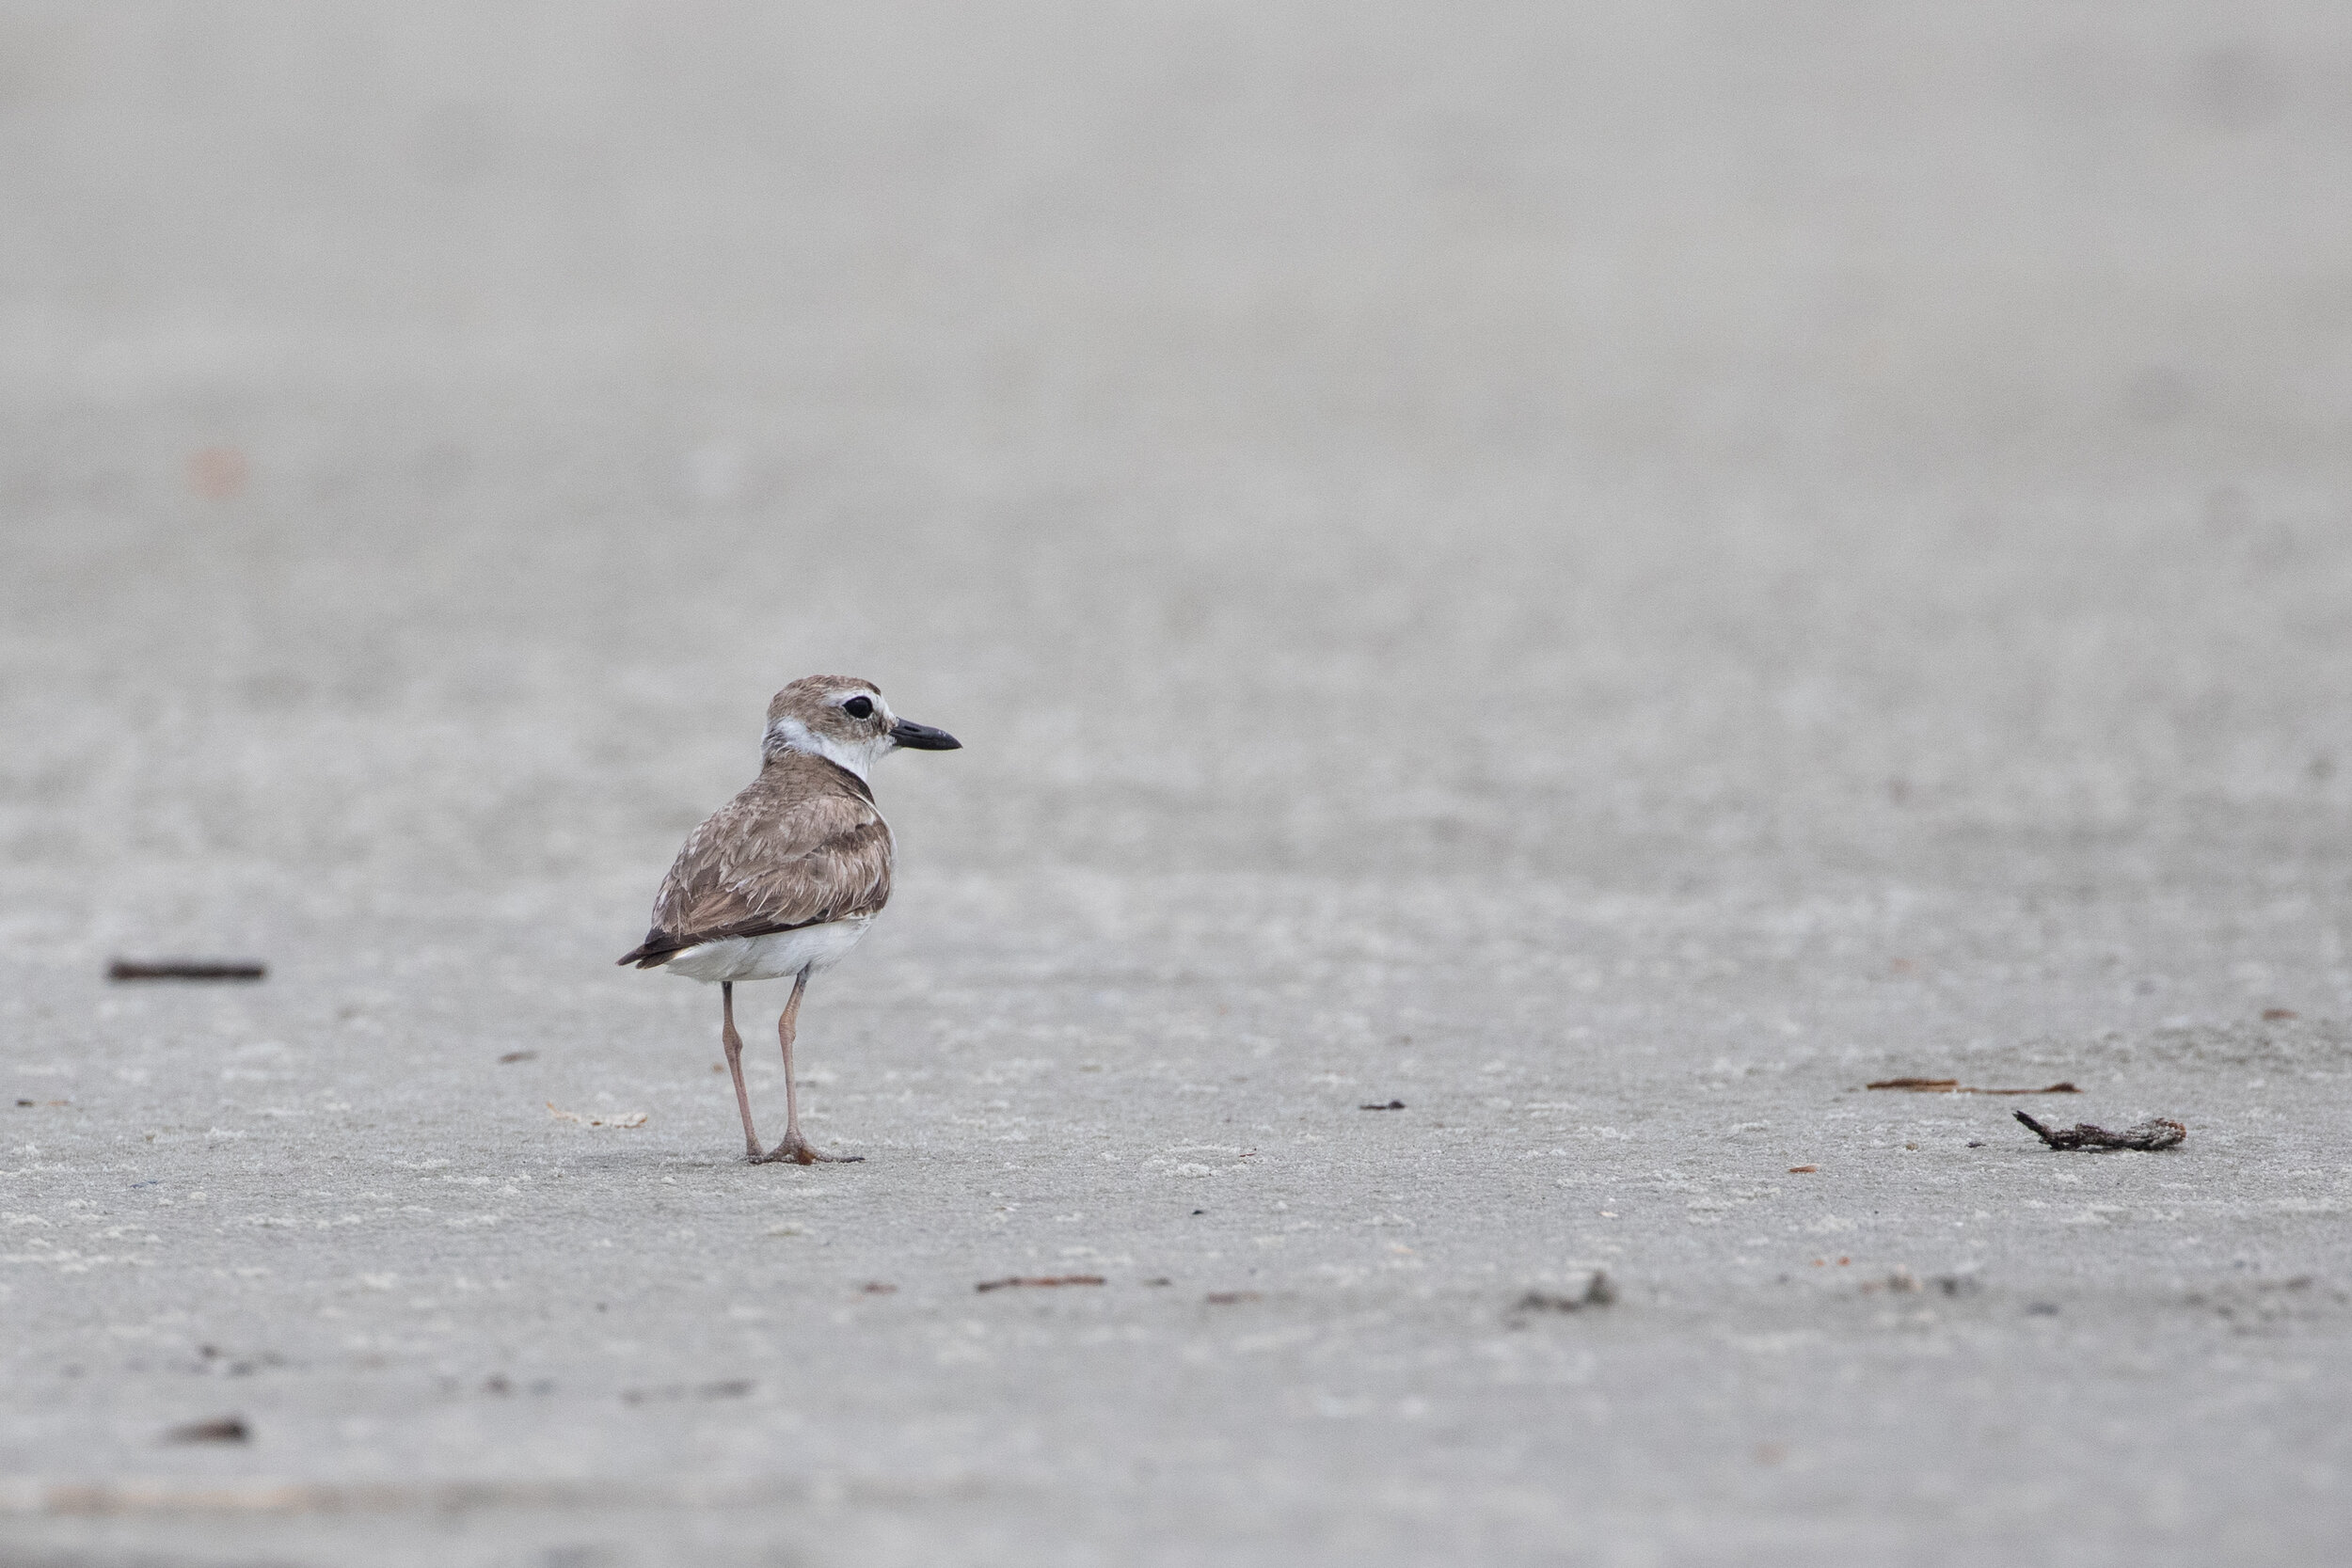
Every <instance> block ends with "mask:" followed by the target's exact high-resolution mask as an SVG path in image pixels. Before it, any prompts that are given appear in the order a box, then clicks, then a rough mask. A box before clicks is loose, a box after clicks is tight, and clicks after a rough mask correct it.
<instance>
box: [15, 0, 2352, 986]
mask: <svg viewBox="0 0 2352 1568" xmlns="http://www.w3.org/2000/svg"><path fill="white" fill-rule="evenodd" d="M2348 155H2352V13H2348V12H2346V11H2345V10H2344V8H2342V7H2339V6H2332V5H2324V4H2292V3H2281V4H2267V5H2243V4H2233V5H2229V6H2222V5H2214V4H2169V5H2152V6H2140V7H2134V8H2129V9H2128V10H2127V11H2122V12H2119V11H2118V10H2116V9H2115V8H2111V7H2106V6H2092V5H2064V4H2059V5H2052V4H2048V3H2037V4H2033V5H2005V4H1990V5H1980V6H1971V7H1966V8H1958V9H1955V8H1948V7H1939V6H1924V5H1923V6H1893V7H1888V6H1865V5H1856V4H1848V3H1843V0H1821V3H1805V0H1791V3H1786V4H1776V5H1771V6H1756V5H1745V4H1691V5H1676V6H1658V5H1652V4H1629V5H1614V6H1613V5H1597V6H1580V7H1573V8H1570V7H1560V6H1552V5H1514V4H1477V5H1468V6H1462V5H1447V6H1419V5H1408V4H1391V5H1381V6H1374V7H1367V6H1362V5H1321V4H1314V3H1299V4H1286V5H1282V6H1279V7H1266V6H1243V5H1229V4H1216V3H1209V0H1200V3H1184V4H1118V5H1095V4H1089V5H1053V4H1007V5H999V6H989V7H985V8H980V7H970V6H955V5H924V4H898V3H869V4H861V5H857V6H831V5H788V6H766V5H749V4H728V3H723V0H707V3H699V4H663V5H659V6H655V5H616V4H596V3H588V4H581V3H572V0H567V3H565V4H563V5H528V4H512V5H501V6H496V7H482V6H475V5H435V4H402V5H398V6H389V5H387V6H370V5H348V6H337V7H332V8H294V9H291V10H289V9H287V8H279V7H271V6H244V5H205V6H192V5H145V4H139V5H132V4H122V5H111V4H74V5H64V4H55V5H52V4H32V3H21V0H20V3H12V4H8V5H7V6H6V7H5V8H0V211H5V212H6V214H8V218H7V221H6V223H5V224H4V225H0V413H4V414H5V420H6V430H7V442H6V447H5V451H0V519H5V521H4V523H0V526H5V529H6V535H7V569H6V571H5V572H4V573H0V584H4V585H5V586H0V604H4V605H5V609H4V610H0V647H4V648H5V655H4V656H0V672H4V678H5V682H6V685H5V689H4V691H5V696H4V697H0V703H4V705H0V728H4V730H5V736H6V745H5V746H4V747H0V845H5V848H6V856H7V862H8V867H9V869H10V873H11V875H14V876H17V877H19V878H20V879H32V880H34V881H38V882H40V883H41V884H42V886H43V888H44V889H45V891H43V892H41V893H40V895H38V896H37V897H35V898H34V899H33V901H32V903H31V904H30V905H29V906H28V905H27V904H26V903H25V902H24V901H23V900H20V901H18V908H17V911H16V912H15V913H14V914H12V915H10V916H8V917H7V918H8V920H10V921H12V922H13V923H14V925H15V927H16V928H15V930H14V933H13V935H14V937H15V939H16V940H18V941H20V942H31V943H34V944H35V945H36V946H37V947H38V946H39V945H40V944H41V943H44V942H56V941H59V940H62V939H63V937H64V935H65V933H67V932H68V931H70V930H72V929H74V928H75V926H76V922H77V921H79V920H82V919H84V918H87V919H91V920H97V921H99V922H101V923H102V924H107V923H112V924H113V925H114V926H115V927H119V928H120V929H121V930H123V931H127V932H131V933H134V934H135V933H136V932H137V931H138V930H140V929H141V928H142V927H141V924H140V923H142V922H156V921H167V920H168V918H169V916H168V914H167V910H168V908H169V906H170V904H171V899H172V898H173V897H182V896H194V895H189V894H185V893H184V892H183V893H167V888H181V889H184V888H188V887H198V886H201V887H218V886H222V885H225V884H224V883H223V880H222V879H224V878H228V879H231V880H233V879H237V878H247V879H252V878H259V879H262V880H263V881H270V880H275V879H278V877H280V876H281V875H284V874H287V873H290V872H292V873H298V875H299V876H300V878H302V879H306V880H312V881H319V880H320V879H324V881H326V882H332V881H335V880H337V879H356V880H354V881H350V882H348V883H347V884H346V885H351V886H358V885H365V886H369V887H382V886H387V885H392V884H400V885H404V886H407V887H409V888H410V889H411V890H412V892H414V893H415V894H416V895H419V896H423V897H427V898H428V899H429V898H430V897H432V896H437V895H439V894H443V893H446V894H449V895H454V896H457V897H461V898H463V899H466V900H469V901H474V900H479V899H480V898H481V897H482V896H483V895H485V894H487V893H492V892H496V891H498V890H501V889H505V890H511V889H513V888H515V887H516V886H520V885H524V884H530V883H533V882H538V883H545V882H547V881H548V879H554V880H557V881H564V882H567V883H578V884H580V885H582V886H585V885H586V881H595V880H596V879H601V878H607V877H611V878H615V879H617V880H616V881H615V883H614V889H613V892H612V895H611V896H612V898H613V899H614V911H615V912H614V919H615V920H616V922H617V924H616V925H615V926H614V928H613V934H614V937H615V939H616V940H617V941H621V942H623V943H624V944H625V942H626V940H627V939H628V938H629V937H631V936H633V934H634V932H633V930H632V929H631V927H633V926H634V925H635V924H636V921H637V914H638V911H637V908H636V906H637V905H638V904H640V903H642V902H643V898H644V894H645V893H647V892H649V891H650V879H651V878H652V877H653V876H655V875H657V874H658V873H659V870H660V864H661V863H664V862H665V861H666V858H667V855H668V854H669V852H670V849H671V847H673V846H674V845H675V841H676V837H677V835H678V834H679V833H680V832H682V831H683V830H684V829H685V828H686V827H688V826H691V823H692V822H693V821H694V820H695V819H697V817H698V816H699V815H700V814H701V812H702V811H704V810H705V809H707V807H708V806H709V805H710V804H712V803H713V802H715V800H718V799H721V798H723V795H724V794H725V793H727V792H729V791H731V790H732V789H733V788H734V787H735V786H736V784H738V783H739V781H740V780H741V779H742V778H744V777H745V776H747V774H748V771H749V770H750V768H751V767H752V765H753V758H754V747H755V738H756V734H757V727H758V715H759V712H760V706H761V703H762V701H763V700H764V698H765V697H766V695H767V694H768V693H769V692H770V691H771V690H772V689H774V688H775V687H776V686H778V685H780V684H782V682H783V681H785V680H786V679H787V678H790V677H792V676H795V675H798V674H801V673H810V672H814V671H828V672H841V673H858V674H866V675H869V676H871V677H873V678H875V679H878V680H880V681H881V682H882V684H883V685H884V687H885V689H887V690H888V691H889V692H890V693H891V696H892V698H893V700H894V702H895V703H896V705H898V707H899V708H900V709H901V710H902V711H904V712H907V713H909V714H911V715H914V716H915V717H918V718H921V719H923V720H926V721H932V722H937V723H941V724H944V725H946V726H948V727H950V728H952V729H954V730H955V731H957V732H958V733H959V734H960V735H962V736H965V738H966V740H967V742H968V745H969V749H968V751H967V752H965V753H964V754H962V755H961V756H959V757H956V758H953V759H948V760H946V761H945V762H939V761H936V759H932V760H930V761H927V762H926V763H925V765H923V766H919V767H917V766H910V765H908V764H905V763H903V762H901V763H899V764H898V765H895V766H894V768H892V770H891V776H890V777H889V778H888V780H887V781H886V784H885V788H886V789H887V791H888V792H889V793H890V795H891V796H892V798H893V800H896V801H897V802H898V810H899V811H900V814H901V816H902V820H901V823H900V831H901V837H902V838H908V837H909V836H910V833H911V832H913V834H914V843H915V844H916V845H918V846H919V847H918V848H917V849H916V850H915V859H916V860H917V861H918V862H921V863H931V864H933V865H939V866H957V867H961V868H964V869H971V870H977V869H985V868H988V867H992V866H1012V865H1018V864H1024V863H1034V862H1047V863H1083V864H1092V865H1100V866H1104V867H1109V868H1134V869H1180V870H1215V869H1219V868H1239V867H1250V868H1256V869H1264V868H1268V867H1278V868H1281V867H1286V868H1292V869H1301V870H1318V869H1320V870H1338V871H1343V872H1348V873H1365V874H1385V873H1391V872H1412V873H1416V874H1444V873H1447V872H1453V871H1466V872H1470V873H1474V874H1478V875H1491V874H1496V873H1527V874H1533V875H1542V876H1551V877H1569V878H1578V879H1596V880H1601V881H1612V880H1624V879H1632V880H1635V881H1640V882H1645V883H1646V882H1651V881H1659V880H1672V879H1675V878H1677V877H1679V878H1684V879H1689V878H1692V877H1698V878H1714V877H1725V876H1741V875H1753V876H1756V877H1759V878H1762V879H1766V880H1767V881H1775V880H1780V879H1791V878H1793V879H1812V878H1816V877H1819V876H1821V875H1824V874H1827V873H1832V872H1838V871H1851V872H1858V873H1862V874H1865V875H1869V876H1885V875H1894V876H1899V877H1913V876H1928V877H1940V878H1962V879H1965V878H1969V877H1973V876H1977V875H1979V874H1983V875H1989V876H1996V877H2001V878H2014V877H2017V876H2019V875H2029V874H2030V872H2031V869H2032V867H2033V866H2034V865H2035V864H2038V863H2040V862H2039V861H2037V859H2036V857H2037V856H2041V855H2043V854H2046V853H2047V852H2049V850H2050V847H2051V846H2052V845H2053V844H2058V845H2063V844H2068V843H2078V842H2081V841H2082V840H2083V839H2084V836H2085V835H2090V837H2091V838H2095V839H2097V840H2098V841H2099V842H2100V843H2101V844H2102V845H2103V847H2104V850H2105V851H2106V854H2105V855H2104V856H2103V863H2105V864H2106V865H2109V866H2111V867H2116V868H2119V869H2120V871H2121V872H2129V871H2130V870H2131V868H2132V867H2133V866H2134V865H2135V864H2140V865H2141V869H2142V870H2143V871H2144V870H2145V869H2146V867H2145V864H2143V863H2139V862H2136V861H2135V860H2134V859H2133V857H2134V856H2135V855H2136V854H2141V853H2143V852H2144V853H2145V854H2150V855H2155V856H2159V857H2162V856H2170V857H2172V859H2171V861H2170V862H2169V863H2170V864H2171V865H2172V866H2173V867H2174V869H2175V870H2177V871H2179V872H2181V873H2183V874H2186V873H2187V872H2188V871H2189V870H2190V869H2191V863H2194V864H2195V865H2196V866H2198V867H2201V873H2200V874H2203V873H2210V874H2212V875H2216V876H2230V875H2237V874H2240V873H2242V871H2243V870H2244V866H2245V860H2246V856H2247V854H2248V852H2249V847H2259V846H2264V845H2269V846H2276V845H2279V844H2280V843H2287V844H2292V845H2294V846H2296V847H2298V848H2299V849H2311V850H2312V851H2314V852H2316V851H2318V850H2319V849H2321V848H2322V847H2325V846H2326V843H2327V841H2328V835H2330V834H2332V833H2333V831H2334V826H2335V824H2336V823H2337V822H2338V821H2339V820H2340V815H2341V811H2342V809H2343V807H2344V804H2345V803H2346V797H2345V791H2346V788H2347V780H2346V777H2345V774H2344V771H2343V770H2342V768H2340V766H2339V765H2340V763H2342V762H2352V756H2344V757H2340V756H2339V754H2338V753H2339V752H2341V751H2342V750H2343V748H2344V721H2345V718H2346V716H2347V704H2352V678H2348V677H2352V657H2348V655H2347V642H2346V639H2345V636H2344V632H2345V629H2346V622H2347V613H2352V600H2348V599H2347V597H2346V594H2345V589H2346V587H2347V578H2346V573H2347V568H2352V552H2347V549H2346V546H2345V543H2344V538H2345V529H2344V524H2345V521H2346V516H2345V513H2346V499H2345V488H2344V486H2345V480H2346V478H2347V467H2352V441H2348V440H2347V437H2352V201H2347V200H2346V199H2345V198H2344V190H2345V179H2346V175H2347V171H2348V169H2352V163H2348V161H2347V157H2348ZM911 824H919V829H915V828H911V826H910V825H911ZM2326 852H2327V853H2329V854H2333V853H2335V852H2336V851H2335V850H2334V849H2333V848H2332V847H2327V848H2326ZM2184 856H2185V857H2187V859H2186V860H2183V859H2182V857H2184ZM175 867H178V868H182V869H184V870H187V871H190V872H192V873H200V875H196V876H194V877H193V878H192V879H183V878H181V877H179V876H178V875H177V874H176V873H175V872H174V870H173V868H175ZM93 869H98V870H101V871H102V875H101V876H100V877H99V879H98V881H99V885H98V886H97V887H96V889H95V890H94V891H91V892H89V893H87V895H86V894H85V893H83V892H81V891H78V889H79V888H80V887H82V886H84V885H86V884H85V883H84V881H83V879H84V878H85V876H86V875H87V873H89V872H91V871H92V870H93ZM44 871H47V872H54V873H58V874H61V876H60V878H59V879H58V880H56V881H54V882H53V881H51V880H50V879H48V878H47V877H45V876H43V875H42V873H43V872H44ZM582 879H586V881H583V880H582ZM640 883H643V884H644V886H643V887H642V888H641V887H640V886H639V885H638V884H640ZM26 885H27V886H28V887H29V886H30V883H27V884H26ZM59 900H63V902H62V903H60V902H58V901H59ZM205 918H206V919H207V920H211V921H213V922H215V925H216V924H217V922H218V921H219V920H220V919H222V918H227V916H226V915H225V914H224V912H223V911H221V910H218V909H215V910H213V911H210V912H208V913H207V914H206V915H205ZM123 923H128V924H127V925H125V924H123ZM85 934H87V927H85ZM616 950H617V949H616Z"/></svg>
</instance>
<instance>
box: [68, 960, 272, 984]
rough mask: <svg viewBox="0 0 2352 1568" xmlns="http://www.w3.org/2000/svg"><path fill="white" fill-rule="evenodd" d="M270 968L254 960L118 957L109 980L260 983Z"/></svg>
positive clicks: (109, 972)
mask: <svg viewBox="0 0 2352 1568" xmlns="http://www.w3.org/2000/svg"><path fill="white" fill-rule="evenodd" d="M268 974H269V965H267V964H265V963H262V962H261V961H260V960H259V959H255V958H117V959H115V960H114V962H112V963H110V964H108V965H107V966H106V978H107V979H109V980H260V979H263V978H266V977H267V975H268Z"/></svg>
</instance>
